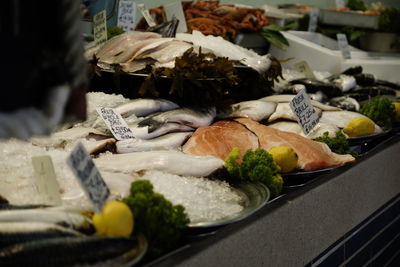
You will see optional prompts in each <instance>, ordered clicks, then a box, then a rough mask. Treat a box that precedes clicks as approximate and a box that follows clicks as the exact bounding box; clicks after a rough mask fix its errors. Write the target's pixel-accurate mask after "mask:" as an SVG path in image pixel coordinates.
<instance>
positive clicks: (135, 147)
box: [116, 132, 192, 154]
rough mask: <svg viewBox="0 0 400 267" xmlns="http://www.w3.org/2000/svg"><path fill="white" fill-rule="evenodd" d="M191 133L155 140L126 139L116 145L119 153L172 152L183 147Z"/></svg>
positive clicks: (164, 136) (171, 135)
mask: <svg viewBox="0 0 400 267" xmlns="http://www.w3.org/2000/svg"><path fill="white" fill-rule="evenodd" d="M190 135H192V133H191V132H182V133H169V134H166V135H163V136H160V137H157V138H154V139H150V140H144V139H138V138H133V139H126V140H121V141H118V142H117V143H116V147H117V153H121V154H122V153H131V152H140V151H150V150H172V149H177V148H179V147H180V146H182V144H183V142H185V141H186V140H187V139H188V138H189V136H190Z"/></svg>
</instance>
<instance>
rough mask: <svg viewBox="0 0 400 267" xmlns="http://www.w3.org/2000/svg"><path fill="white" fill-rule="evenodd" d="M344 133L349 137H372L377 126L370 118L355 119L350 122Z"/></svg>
mask: <svg viewBox="0 0 400 267" xmlns="http://www.w3.org/2000/svg"><path fill="white" fill-rule="evenodd" d="M343 132H344V133H345V134H347V135H348V136H349V137H357V136H364V135H370V134H373V133H374V132H375V124H374V122H373V121H372V120H370V119H368V118H355V119H352V120H351V121H349V123H348V124H347V125H346V127H345V128H343Z"/></svg>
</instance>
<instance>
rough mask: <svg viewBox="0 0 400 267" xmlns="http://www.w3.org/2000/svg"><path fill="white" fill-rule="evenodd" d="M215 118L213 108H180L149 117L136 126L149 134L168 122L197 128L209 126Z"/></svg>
mask: <svg viewBox="0 0 400 267" xmlns="http://www.w3.org/2000/svg"><path fill="white" fill-rule="evenodd" d="M215 116H216V109H215V107H211V108H205V109H191V108H180V109H175V110H170V111H166V112H162V113H159V114H155V115H153V116H149V117H147V118H146V119H144V120H142V121H140V122H139V123H138V126H139V127H146V126H147V127H148V132H149V133H151V132H153V131H155V130H157V129H158V128H160V127H162V126H163V125H164V124H166V123H169V122H173V123H179V124H182V125H186V126H189V127H192V128H199V127H204V126H208V125H210V124H211V123H212V121H213V120H214V118H215Z"/></svg>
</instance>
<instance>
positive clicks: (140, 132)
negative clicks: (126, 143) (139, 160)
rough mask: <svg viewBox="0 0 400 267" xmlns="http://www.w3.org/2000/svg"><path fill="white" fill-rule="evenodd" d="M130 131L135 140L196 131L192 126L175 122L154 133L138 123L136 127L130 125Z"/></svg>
mask: <svg viewBox="0 0 400 267" xmlns="http://www.w3.org/2000/svg"><path fill="white" fill-rule="evenodd" d="M129 129H131V131H132V133H133V136H134V137H135V138H139V139H144V140H148V139H153V138H156V137H159V136H162V135H164V134H167V133H173V132H193V131H194V130H195V129H193V128H192V127H190V126H187V125H183V124H180V123H173V122H169V123H165V124H164V125H161V127H159V128H157V129H156V130H154V131H149V127H148V126H144V127H139V126H138V124H137V123H136V124H134V125H129Z"/></svg>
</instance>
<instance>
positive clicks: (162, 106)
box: [115, 98, 179, 118]
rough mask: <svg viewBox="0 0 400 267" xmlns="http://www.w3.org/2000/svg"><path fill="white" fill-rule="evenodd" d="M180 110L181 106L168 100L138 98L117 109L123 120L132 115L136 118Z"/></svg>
mask: <svg viewBox="0 0 400 267" xmlns="http://www.w3.org/2000/svg"><path fill="white" fill-rule="evenodd" d="M177 108H179V105H177V104H175V103H174V102H172V101H169V100H166V99H161V98H159V99H150V98H138V99H135V100H132V101H130V102H128V103H126V104H123V105H120V106H118V107H116V108H115V112H117V113H119V114H120V115H121V116H122V117H123V118H126V117H128V116H130V115H132V114H133V115H135V116H136V117H142V116H147V115H149V114H152V113H155V112H159V111H169V110H172V109H177Z"/></svg>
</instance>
